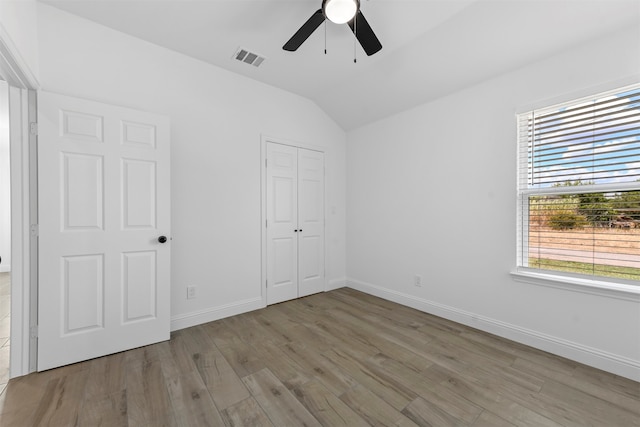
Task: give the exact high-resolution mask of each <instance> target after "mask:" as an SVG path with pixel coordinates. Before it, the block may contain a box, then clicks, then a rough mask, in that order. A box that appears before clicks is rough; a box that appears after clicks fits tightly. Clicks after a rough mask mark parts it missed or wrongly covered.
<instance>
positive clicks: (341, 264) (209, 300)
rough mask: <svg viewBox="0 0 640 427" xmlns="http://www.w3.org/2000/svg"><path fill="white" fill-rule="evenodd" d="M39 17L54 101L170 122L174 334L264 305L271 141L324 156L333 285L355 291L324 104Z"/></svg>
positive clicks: (53, 16) (341, 143)
mask: <svg viewBox="0 0 640 427" xmlns="http://www.w3.org/2000/svg"><path fill="white" fill-rule="evenodd" d="M38 16H39V22H38V36H39V39H38V40H39V51H40V55H39V78H40V81H41V84H42V88H43V89H44V90H47V91H51V92H58V93H63V94H66V95H71V96H77V97H82V98H88V99H93V100H97V101H101V102H107V103H112V104H116V105H123V106H127V107H131V108H137V109H142V110H147V111H152V112H157V113H161V114H165V115H168V116H170V118H171V127H172V129H171V138H172V141H171V143H172V149H171V156H172V158H171V192H172V203H171V215H172V233H171V235H172V236H173V241H172V243H171V244H172V265H171V268H172V274H171V282H172V294H171V295H172V305H171V313H172V318H173V327H174V328H176V327H184V326H187V325H191V324H197V323H200V322H203V321H207V320H211V319H214V318H218V317H220V316H224V315H230V314H234V313H236V312H240V311H246V310H249V309H253V308H257V307H259V306H260V302H259V301H258V303H256V299H257V298H258V299H259V297H260V295H261V289H262V286H263V285H261V280H260V279H261V278H260V274H261V254H260V251H261V242H260V236H261V207H260V196H261V181H260V165H261V162H260V149H261V134H265V135H269V136H272V137H280V138H286V139H290V140H295V141H300V142H304V143H307V144H314V145H317V146H322V147H325V149H326V159H327V160H326V167H327V183H326V184H327V194H326V197H327V206H328V207H329V206H335V207H336V214H335V215H331V214H330V215H328V217H327V237H328V238H327V242H328V254H329V256H328V259H327V279H328V280H329V281H331V282H332V284H339V283H343V282H344V277H345V228H344V226H345V175H346V171H345V158H346V152H345V142H346V135H345V133H344V132H343V131H342V130H341V129H340V128H339V127H338V126H337V125H336V124H335V123H334V122H333V121H332V120H331V119H329V118H328V116H327V115H326V114H325V113H324V112H322V111H321V110H320V109H319V108H318V107H317V106H316V105H315V104H313V103H311V102H310V101H308V100H306V99H304V98H301V97H299V96H297V95H293V94H291V93H288V92H284V91H282V90H279V89H276V88H274V87H271V86H267V85H264V84H261V83H258V82H256V81H254V80H251V79H248V78H246V77H243V76H240V75H236V74H233V73H230V72H228V71H225V70H222V69H220V68H217V67H214V66H211V65H208V64H205V63H203V62H200V61H197V60H195V59H191V58H188V57H186V56H183V55H181V54H177V53H175V52H172V51H169V50H167V49H164V48H160V47H158V46H155V45H152V44H150V43H147V42H144V41H142V40H139V39H136V38H133V37H130V36H127V35H125V34H122V33H119V32H116V31H113V30H111V29H107V28H106V27H102V26H99V25H97V24H95V23H92V22H90V21H87V20H84V19H81V18H78V17H75V16H73V15H70V14H67V13H65V12H62V11H59V10H57V9H55V8H52V7H49V6H46V5H42V4H40V5H39V7H38ZM230 58H231V55H230ZM230 60H231V59H230ZM266 65H268V64H266ZM266 65H265V66H266ZM257 72H259V70H257ZM188 285H189V286H191V285H195V286H197V287H198V288H197V294H198V297H197V298H196V299H192V300H187V299H186V287H187V286H188Z"/></svg>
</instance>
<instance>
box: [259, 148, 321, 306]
mask: <svg viewBox="0 0 640 427" xmlns="http://www.w3.org/2000/svg"><path fill="white" fill-rule="evenodd" d="M266 176H267V188H266V198H267V224H266V226H267V232H266V236H267V253H266V258H267V260H266V264H267V304H276V303H279V302H282V301H287V300H290V299H294V298H298V297H302V296H306V295H310V294H314V293H317V292H322V291H323V290H324V155H323V153H321V152H318V151H313V150H307V149H303V148H297V147H292V146H288V145H283V144H277V143H271V142H270V143H268V144H267V169H266Z"/></svg>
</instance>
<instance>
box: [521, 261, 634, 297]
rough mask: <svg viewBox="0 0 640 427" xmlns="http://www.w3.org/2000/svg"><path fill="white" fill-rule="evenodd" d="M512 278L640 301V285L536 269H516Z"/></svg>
mask: <svg viewBox="0 0 640 427" xmlns="http://www.w3.org/2000/svg"><path fill="white" fill-rule="evenodd" d="M511 277H513V280H515V281H518V282H521V283H529V284H533V285H539V286H546V287H550V288H556V289H562V290H565V291H572V292H579V293H583V294H590V295H598V296H601V297H607V298H614V299H619V300H625V301H631V302H636V303H638V302H640V285H633V284H624V283H614V282H608V281H604V280H595V279H587V278H581V277H572V276H564V275H560V274H551V273H542V272H538V271H531V270H528V269H527V270H524V269H518V270H515V271H512V272H511Z"/></svg>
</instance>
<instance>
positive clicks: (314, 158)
mask: <svg viewBox="0 0 640 427" xmlns="http://www.w3.org/2000/svg"><path fill="white" fill-rule="evenodd" d="M298 230H299V231H298V297H303V296H306V295H311V294H315V293H318V292H322V291H324V154H323V153H320V152H318V151H311V150H305V149H302V148H299V149H298Z"/></svg>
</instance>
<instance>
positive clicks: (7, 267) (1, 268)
mask: <svg viewBox="0 0 640 427" xmlns="http://www.w3.org/2000/svg"><path fill="white" fill-rule="evenodd" d="M10 272H11V264H4V265H2V264H0V273H10Z"/></svg>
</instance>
